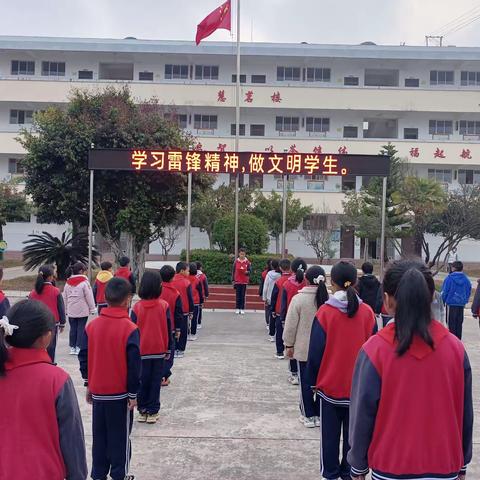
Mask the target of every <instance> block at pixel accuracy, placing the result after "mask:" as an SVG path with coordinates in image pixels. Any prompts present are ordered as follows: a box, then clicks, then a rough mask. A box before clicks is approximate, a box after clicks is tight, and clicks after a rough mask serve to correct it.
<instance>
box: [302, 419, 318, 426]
mask: <svg viewBox="0 0 480 480" xmlns="http://www.w3.org/2000/svg"><path fill="white" fill-rule="evenodd" d="M303 425H304V426H305V427H307V428H315V417H304V419H303Z"/></svg>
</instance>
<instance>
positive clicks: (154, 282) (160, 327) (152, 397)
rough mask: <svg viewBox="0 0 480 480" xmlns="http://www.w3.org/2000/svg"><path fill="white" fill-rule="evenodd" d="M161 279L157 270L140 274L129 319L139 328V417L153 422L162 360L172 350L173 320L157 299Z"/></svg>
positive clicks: (158, 407)
mask: <svg viewBox="0 0 480 480" xmlns="http://www.w3.org/2000/svg"><path fill="white" fill-rule="evenodd" d="M161 291H162V280H161V278H160V274H159V273H158V272H152V271H147V272H145V273H144V274H143V277H142V281H141V282H140V288H139V290H138V295H139V296H140V298H141V300H140V301H139V302H138V303H136V304H135V306H134V307H133V309H132V312H131V317H132V321H133V322H134V323H136V324H137V326H138V330H139V331H140V354H141V356H142V379H141V387H140V391H139V392H138V412H139V416H138V421H139V422H146V423H156V422H157V420H158V412H159V411H160V385H161V383H162V377H163V365H164V360H168V358H169V357H170V354H172V353H173V352H172V346H173V345H172V342H173V335H172V323H171V316H170V309H169V306H168V303H167V302H166V301H165V300H162V299H160V293H161Z"/></svg>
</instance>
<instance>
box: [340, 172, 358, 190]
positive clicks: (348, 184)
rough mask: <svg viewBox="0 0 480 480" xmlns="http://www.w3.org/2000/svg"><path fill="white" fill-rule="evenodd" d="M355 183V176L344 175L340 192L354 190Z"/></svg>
mask: <svg viewBox="0 0 480 480" xmlns="http://www.w3.org/2000/svg"><path fill="white" fill-rule="evenodd" d="M356 185H357V181H356V177H352V176H350V175H346V176H343V177H342V192H348V191H349V190H355V188H356Z"/></svg>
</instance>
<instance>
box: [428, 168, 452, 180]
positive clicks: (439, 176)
mask: <svg viewBox="0 0 480 480" xmlns="http://www.w3.org/2000/svg"><path fill="white" fill-rule="evenodd" d="M428 178H429V180H436V181H437V182H440V183H452V171H451V170H448V169H438V168H429V169H428Z"/></svg>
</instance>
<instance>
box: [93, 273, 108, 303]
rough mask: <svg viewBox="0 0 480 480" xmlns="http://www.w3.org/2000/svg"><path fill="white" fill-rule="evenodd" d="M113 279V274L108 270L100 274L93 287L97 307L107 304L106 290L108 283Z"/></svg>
mask: <svg viewBox="0 0 480 480" xmlns="http://www.w3.org/2000/svg"><path fill="white" fill-rule="evenodd" d="M112 278H113V275H112V272H109V271H108V270H102V271H100V272H98V275H97V278H96V279H95V284H94V285H93V296H94V298H95V303H96V304H97V305H106V304H107V300H106V299H105V289H106V288H107V283H108V282H109V281H110V280H111V279H112Z"/></svg>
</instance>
